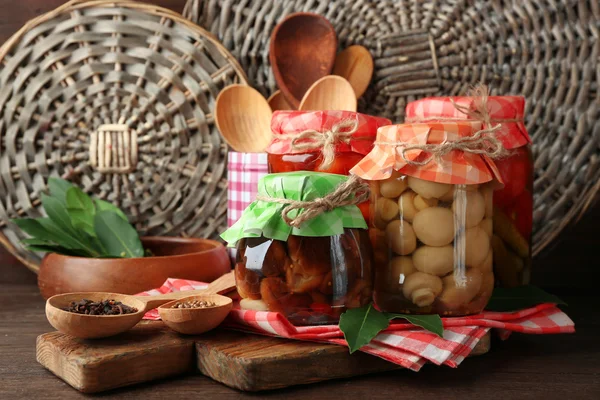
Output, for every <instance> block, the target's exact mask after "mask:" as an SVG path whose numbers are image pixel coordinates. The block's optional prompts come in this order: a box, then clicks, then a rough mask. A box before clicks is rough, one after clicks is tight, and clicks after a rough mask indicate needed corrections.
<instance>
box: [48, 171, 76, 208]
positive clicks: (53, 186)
mask: <svg viewBox="0 0 600 400" xmlns="http://www.w3.org/2000/svg"><path fill="white" fill-rule="evenodd" d="M48 187H49V188H50V194H51V195H52V197H54V198H56V199H57V200H59V201H60V202H61V203H63V204H65V205H66V204H67V191H68V190H69V189H70V188H73V187H75V186H74V185H73V184H72V183H71V182H69V181H66V180H64V179H60V178H49V179H48Z"/></svg>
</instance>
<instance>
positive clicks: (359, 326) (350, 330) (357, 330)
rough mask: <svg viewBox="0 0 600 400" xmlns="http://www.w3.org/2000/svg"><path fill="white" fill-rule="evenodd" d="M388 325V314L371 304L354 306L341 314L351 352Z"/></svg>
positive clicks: (343, 329) (341, 323) (342, 326)
mask: <svg viewBox="0 0 600 400" xmlns="http://www.w3.org/2000/svg"><path fill="white" fill-rule="evenodd" d="M388 325H389V320H388V318H387V317H386V315H385V314H384V313H382V312H379V311H377V310H376V309H375V308H373V305H371V304H369V305H368V306H364V307H360V308H352V309H350V310H347V311H346V312H345V313H343V314H342V315H341V316H340V330H341V331H342V332H343V333H344V337H345V338H346V342H348V347H349V349H350V354H352V353H354V352H355V351H356V350H358V349H360V348H361V347H363V346H364V345H366V344H368V343H369V342H370V341H371V339H373V338H374V337H375V336H377V334H378V333H379V332H381V331H382V330H383V329H385V328H387V327H388Z"/></svg>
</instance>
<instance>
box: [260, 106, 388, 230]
mask: <svg viewBox="0 0 600 400" xmlns="http://www.w3.org/2000/svg"><path fill="white" fill-rule="evenodd" d="M391 123H392V121H390V120H389V119H386V118H381V117H374V116H371V115H365V114H361V113H357V112H352V111H336V110H326V111H276V112H275V113H274V114H273V118H272V119H271V131H272V133H273V140H272V142H271V144H270V145H269V147H268V148H267V150H266V151H267V154H268V163H269V172H271V173H279V172H291V171H317V172H328V173H332V174H340V175H348V172H349V171H350V169H351V168H352V167H354V165H356V163H357V162H359V161H360V160H361V159H362V158H363V157H364V156H365V154H367V153H368V152H369V151H371V149H372V148H373V142H374V141H375V137H376V136H377V129H378V128H379V127H381V126H385V125H390V124H391ZM359 208H361V211H362V212H363V215H364V216H365V218H366V219H368V218H369V216H368V212H369V205H368V203H364V204H360V205H359Z"/></svg>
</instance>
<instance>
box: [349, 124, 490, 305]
mask: <svg viewBox="0 0 600 400" xmlns="http://www.w3.org/2000/svg"><path fill="white" fill-rule="evenodd" d="M481 129H482V124H481V123H478V122H466V121H465V122H447V123H437V122H435V123H434V122H432V123H420V124H402V125H393V126H387V127H383V128H380V129H379V131H378V136H377V141H376V142H375V148H374V149H373V151H372V152H371V153H369V154H368V155H367V156H366V157H365V158H364V159H363V160H362V161H361V162H360V163H358V164H357V165H356V166H355V167H354V168H353V169H352V171H351V172H352V173H354V174H356V175H358V176H359V177H361V178H363V179H368V180H370V181H371V188H372V190H371V200H370V201H371V213H370V214H371V216H372V218H371V220H370V231H369V234H370V239H371V242H372V245H373V252H374V263H375V288H374V300H375V303H376V305H377V306H378V307H379V308H380V309H381V310H382V311H386V312H398V313H415V314H440V315H443V316H460V315H468V314H476V313H479V312H481V311H483V309H484V308H485V306H486V305H487V302H488V300H489V298H490V296H491V294H492V291H493V288H494V273H493V253H492V245H491V237H492V227H493V190H494V188H495V186H497V185H498V175H496V169H495V167H494V166H493V161H490V160H486V159H484V157H483V156H482V155H481V154H479V153H477V152H478V151H479V149H478V148H477V149H475V151H473V152H469V151H468V149H466V150H451V151H448V152H444V153H441V154H437V155H435V154H432V153H433V152H435V151H438V149H441V148H443V147H444V146H446V144H447V143H450V142H455V141H459V140H461V139H462V138H468V137H472V136H473V135H475V134H476V132H478V131H480V130H481ZM410 146H413V147H412V148H410ZM415 146H416V147H415ZM403 148H404V150H403ZM413 149H414V150H413ZM424 149H427V150H424Z"/></svg>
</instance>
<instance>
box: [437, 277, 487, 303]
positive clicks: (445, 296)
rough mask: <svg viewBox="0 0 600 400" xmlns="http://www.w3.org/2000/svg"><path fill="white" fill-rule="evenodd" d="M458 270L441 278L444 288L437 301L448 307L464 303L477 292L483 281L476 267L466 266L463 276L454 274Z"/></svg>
mask: <svg viewBox="0 0 600 400" xmlns="http://www.w3.org/2000/svg"><path fill="white" fill-rule="evenodd" d="M457 274H458V271H455V273H454V274H450V275H448V276H446V277H444V278H443V279H442V281H443V284H444V285H443V286H444V290H443V291H442V294H441V295H440V297H439V301H440V302H442V303H444V305H445V307H447V308H448V309H450V310H452V309H457V308H459V307H460V306H463V305H466V304H468V303H469V302H471V300H473V298H474V297H475V296H476V295H477V293H478V292H479V289H481V284H482V281H483V274H482V273H481V271H480V270H478V269H477V268H468V269H467V271H466V272H465V274H464V276H460V275H458V276H456V275H457Z"/></svg>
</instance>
